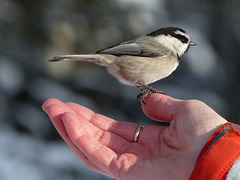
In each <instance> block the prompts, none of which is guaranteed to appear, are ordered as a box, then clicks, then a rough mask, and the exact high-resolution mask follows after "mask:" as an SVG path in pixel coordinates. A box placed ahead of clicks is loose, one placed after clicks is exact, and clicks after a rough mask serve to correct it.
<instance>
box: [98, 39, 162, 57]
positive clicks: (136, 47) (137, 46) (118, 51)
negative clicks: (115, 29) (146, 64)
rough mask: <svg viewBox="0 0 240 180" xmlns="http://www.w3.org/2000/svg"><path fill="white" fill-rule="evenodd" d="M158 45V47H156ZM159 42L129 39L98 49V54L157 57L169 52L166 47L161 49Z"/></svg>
mask: <svg viewBox="0 0 240 180" xmlns="http://www.w3.org/2000/svg"><path fill="white" fill-rule="evenodd" d="M156 46H158V47H156ZM159 49H161V48H159V44H154V43H151V44H145V43H143V42H141V43H138V42H135V41H127V42H124V43H120V44H116V45H113V46H110V47H108V48H106V49H102V50H100V51H97V52H96V53H97V54H112V55H116V56H121V55H131V56H142V57H156V56H163V55H166V54H167V51H166V49H165V48H164V50H163V51H161V50H159Z"/></svg>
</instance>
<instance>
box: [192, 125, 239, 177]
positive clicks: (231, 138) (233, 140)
mask: <svg viewBox="0 0 240 180" xmlns="http://www.w3.org/2000/svg"><path fill="white" fill-rule="evenodd" d="M239 157H240V126H238V125H236V124H233V123H230V122H228V123H225V124H224V125H223V126H221V127H220V128H219V129H218V130H217V131H216V132H215V133H214V134H213V135H212V136H211V137H210V138H209V139H208V141H207V143H206V144H205V146H204V147H203V149H202V151H201V152H200V154H199V157H198V159H197V162H196V164H195V167H194V170H193V172H192V174H191V176H190V180H191V179H194V180H197V179H225V177H226V175H227V172H228V170H229V169H230V168H231V166H232V164H233V163H234V162H235V161H236V160H237V159H238V158H239Z"/></svg>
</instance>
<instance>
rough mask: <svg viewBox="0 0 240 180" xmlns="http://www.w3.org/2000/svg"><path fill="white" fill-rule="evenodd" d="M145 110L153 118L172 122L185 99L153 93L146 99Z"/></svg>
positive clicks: (143, 105) (143, 107) (143, 106)
mask: <svg viewBox="0 0 240 180" xmlns="http://www.w3.org/2000/svg"><path fill="white" fill-rule="evenodd" d="M144 101H145V104H142V110H143V112H144V113H145V114H146V115H147V116H148V117H150V118H151V119H154V120H157V121H166V122H171V121H172V120H173V118H174V117H175V115H176V114H177V112H178V109H179V108H180V104H181V103H182V102H183V100H179V99H175V98H172V97H170V96H166V95H163V94H158V93H153V94H151V95H149V96H148V97H147V98H145V99H144Z"/></svg>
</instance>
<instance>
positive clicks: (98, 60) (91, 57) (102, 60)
mask: <svg viewBox="0 0 240 180" xmlns="http://www.w3.org/2000/svg"><path fill="white" fill-rule="evenodd" d="M111 59H112V58H107V57H105V56H104V55H99V54H81V55H63V56H55V57H53V58H51V59H49V62H57V61H89V62H92V63H95V64H98V65H102V66H107V65H108V64H109V63H111Z"/></svg>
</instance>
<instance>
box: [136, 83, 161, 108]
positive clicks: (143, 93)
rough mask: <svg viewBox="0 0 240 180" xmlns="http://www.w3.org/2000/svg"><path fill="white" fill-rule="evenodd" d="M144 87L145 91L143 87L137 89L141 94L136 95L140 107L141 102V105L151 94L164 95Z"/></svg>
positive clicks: (151, 88) (149, 87)
mask: <svg viewBox="0 0 240 180" xmlns="http://www.w3.org/2000/svg"><path fill="white" fill-rule="evenodd" d="M144 87H145V88H146V89H145V88H143V86H140V87H138V88H139V89H140V91H141V92H140V93H139V94H138V95H137V102H138V103H139V104H140V105H142V102H143V104H145V101H144V99H145V98H147V97H148V96H149V95H150V94H152V93H159V94H165V93H164V91H159V90H156V89H154V88H153V87H151V86H147V85H144Z"/></svg>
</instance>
